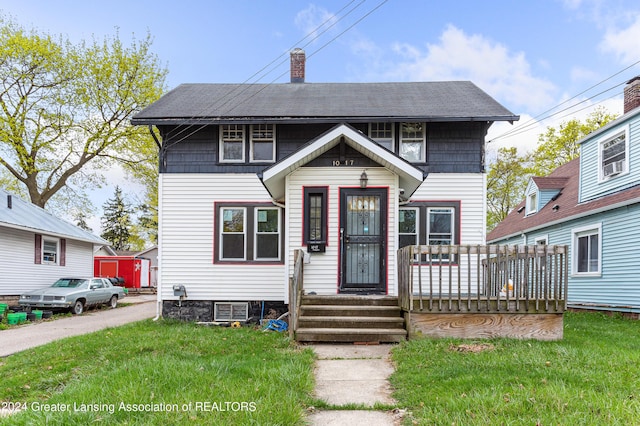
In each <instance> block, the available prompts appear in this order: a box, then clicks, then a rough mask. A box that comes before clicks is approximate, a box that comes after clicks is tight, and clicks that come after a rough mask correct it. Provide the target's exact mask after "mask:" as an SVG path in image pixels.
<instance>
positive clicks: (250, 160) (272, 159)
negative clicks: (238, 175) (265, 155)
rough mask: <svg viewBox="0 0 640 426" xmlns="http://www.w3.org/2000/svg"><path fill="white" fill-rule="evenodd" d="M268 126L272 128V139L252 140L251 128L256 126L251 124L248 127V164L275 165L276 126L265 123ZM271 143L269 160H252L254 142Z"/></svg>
mask: <svg viewBox="0 0 640 426" xmlns="http://www.w3.org/2000/svg"><path fill="white" fill-rule="evenodd" d="M267 124H268V125H271V126H273V127H272V128H273V139H254V138H253V126H257V125H256V124H252V125H251V126H249V139H250V141H249V162H250V163H275V162H276V125H275V124H270V123H267ZM269 140H270V141H271V149H272V153H271V160H255V159H254V158H253V143H254V141H260V142H264V141H269Z"/></svg>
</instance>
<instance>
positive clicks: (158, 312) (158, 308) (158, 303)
mask: <svg viewBox="0 0 640 426" xmlns="http://www.w3.org/2000/svg"><path fill="white" fill-rule="evenodd" d="M149 133H151V137H152V138H153V140H154V141H155V143H156V145H157V146H158V151H159V153H160V154H161V153H162V144H161V143H160V141H159V140H158V138H157V137H156V134H155V133H154V132H153V126H152V125H151V124H149ZM158 191H160V188H158ZM159 221H160V220H159V218H158V222H159ZM158 231H159V230H158ZM158 234H159V232H158ZM158 237H159V235H158ZM160 253H161V250H160V245H159V244H158V270H160ZM158 279H159V278H158ZM158 287H160V289H158V288H156V294H157V297H156V316H155V317H154V318H153V321H158V319H160V316H161V315H162V309H161V305H162V300H161V299H160V295H161V293H162V286H161V285H160V283H158ZM158 290H160V291H158Z"/></svg>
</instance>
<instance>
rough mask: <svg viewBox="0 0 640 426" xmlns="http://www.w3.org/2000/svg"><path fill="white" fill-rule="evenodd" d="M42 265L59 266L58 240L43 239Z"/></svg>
mask: <svg viewBox="0 0 640 426" xmlns="http://www.w3.org/2000/svg"><path fill="white" fill-rule="evenodd" d="M42 263H49V264H57V263H58V240H57V239H49V238H43V239H42Z"/></svg>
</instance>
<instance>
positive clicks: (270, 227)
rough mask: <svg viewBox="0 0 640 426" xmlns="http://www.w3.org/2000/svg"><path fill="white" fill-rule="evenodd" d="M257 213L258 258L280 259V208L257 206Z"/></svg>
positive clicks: (255, 256)
mask: <svg viewBox="0 0 640 426" xmlns="http://www.w3.org/2000/svg"><path fill="white" fill-rule="evenodd" d="M255 211H256V214H255V220H256V224H255V227H254V229H255V231H256V238H255V254H254V259H256V260H279V259H280V209H279V208H277V207H273V208H257V209H256V210H255Z"/></svg>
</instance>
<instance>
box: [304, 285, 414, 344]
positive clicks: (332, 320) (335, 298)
mask: <svg viewBox="0 0 640 426" xmlns="http://www.w3.org/2000/svg"><path fill="white" fill-rule="evenodd" d="M295 336H296V340H297V341H299V342H342V343H390V342H401V341H403V340H406V339H407V331H406V329H405V326H404V318H403V317H402V312H401V310H400V307H399V306H398V298H397V297H392V296H373V295H371V296H370V295H366V296H359V295H344V294H341V295H331V296H317V295H304V296H302V300H301V305H300V316H299V317H298V329H297V330H296V333H295Z"/></svg>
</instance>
